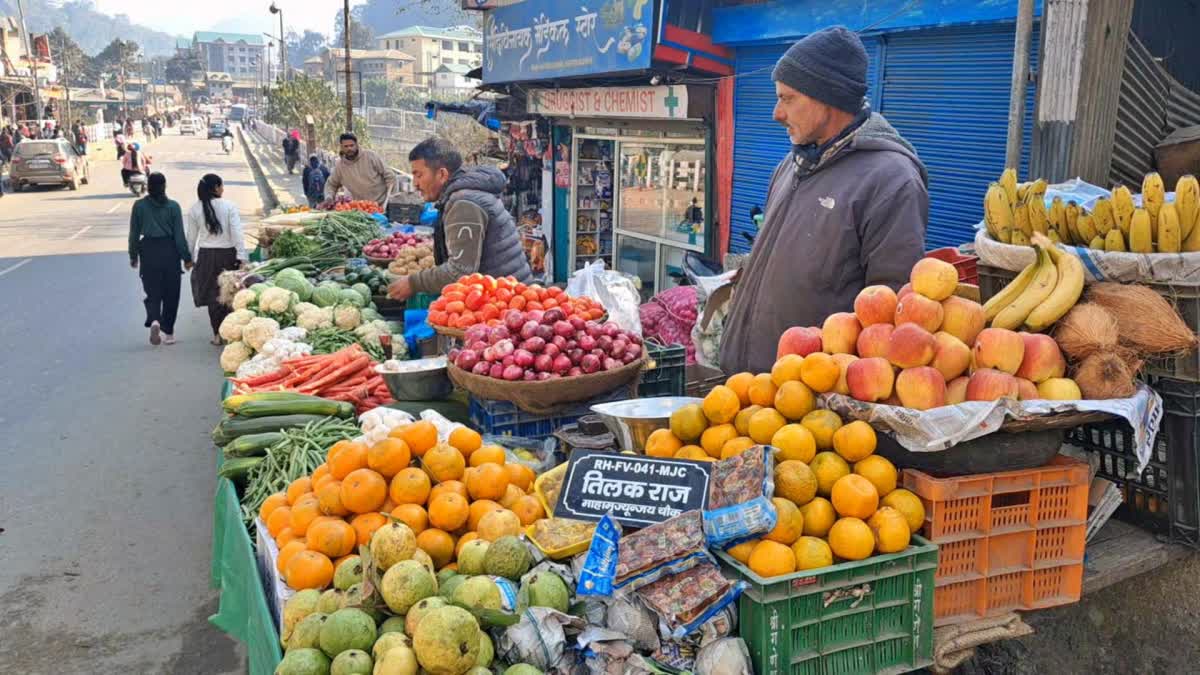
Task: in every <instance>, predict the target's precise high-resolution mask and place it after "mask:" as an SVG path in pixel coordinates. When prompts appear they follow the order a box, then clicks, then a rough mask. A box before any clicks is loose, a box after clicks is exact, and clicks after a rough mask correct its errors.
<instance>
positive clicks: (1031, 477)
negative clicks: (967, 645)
mask: <svg viewBox="0 0 1200 675" xmlns="http://www.w3.org/2000/svg"><path fill="white" fill-rule="evenodd" d="M1088 484H1089V480H1088V465H1087V463H1086V462H1082V461H1079V460H1075V459H1071V458H1068V457H1063V456H1059V457H1056V458H1055V459H1054V461H1052V462H1051V463H1050V464H1048V465H1046V466H1044V467H1041V468H1037V469H1026V470H1021V471H1005V472H1000V473H990V474H975V475H970V476H959V477H955V478H934V477H932V476H929V475H927V474H924V473H921V472H920V471H914V470H912V469H906V470H905V471H904V487H906V488H908V489H909V490H911V491H912V492H913V493H915V494H916V495H917V496H918V497H919V498H920V499H921V502H922V503H923V504H924V506H925V526H924V528H923V529H922V534H923V535H924V536H925V537H927V538H929V539H930V540H931V541H933V542H935V543H936V544H938V568H937V572H936V573H935V575H934V586H935V590H934V625H936V626H942V625H947V624H952V623H958V622H962V621H969V620H973V619H976V618H978V617H981V616H988V615H991V614H1000V613H1003V612H1007V611H1010V610H1013V609H1041V608H1044V607H1053V606H1056V605H1062V604H1067V603H1071V602H1076V601H1078V600H1079V596H1080V592H1081V590H1082V579H1083V552H1084V544H1085V541H1084V539H1085V535H1086V527H1087V526H1086V523H1087V491H1088Z"/></svg>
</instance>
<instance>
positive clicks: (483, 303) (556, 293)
mask: <svg viewBox="0 0 1200 675" xmlns="http://www.w3.org/2000/svg"><path fill="white" fill-rule="evenodd" d="M556 308H557V309H561V310H562V311H563V313H564V315H565V317H566V318H567V319H568V320H569V319H570V318H571V317H578V318H580V319H583V320H584V321H595V320H598V319H600V318H601V317H603V316H604V307H602V306H601V305H600V303H598V302H596V301H595V300H593V299H591V298H573V297H571V296H569V295H567V294H566V292H565V291H563V290H562V289H561V288H555V287H553V286H551V287H549V288H543V287H542V286H539V285H538V284H532V285H526V284H523V283H521V282H519V281H517V280H516V279H514V278H512V277H501V278H499V279H496V278H494V277H490V276H485V275H482V274H478V273H476V274H469V275H467V276H465V277H463V278H461V279H459V280H458V281H456V282H454V283H452V284H448V285H447V286H446V287H445V288H443V289H442V294H441V295H440V296H439V297H438V299H437V300H434V301H433V302H432V303H431V304H430V305H429V323H430V325H433V326H442V327H444V328H461V329H466V328H470V327H471V326H474V325H475V324H479V323H482V324H486V325H489V326H495V325H498V324H500V323H501V317H503V315H504V314H505V313H506V312H507V311H508V310H510V309H517V310H521V311H535V310H536V311H546V310H550V309H556Z"/></svg>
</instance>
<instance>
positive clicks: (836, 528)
mask: <svg viewBox="0 0 1200 675" xmlns="http://www.w3.org/2000/svg"><path fill="white" fill-rule="evenodd" d="M828 540H829V548H830V549H832V550H833V554H834V555H836V556H837V557H839V558H841V559H843V560H862V559H863V558H867V557H869V556H870V555H871V553H872V552H874V551H875V534H874V533H873V532H871V528H870V527H869V526H868V525H867V524H866V523H864V522H863V521H862V520H861V519H859V518H840V519H838V521H837V522H836V523H834V524H833V527H831V528H829V537H828Z"/></svg>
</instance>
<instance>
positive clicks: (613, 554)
mask: <svg viewBox="0 0 1200 675" xmlns="http://www.w3.org/2000/svg"><path fill="white" fill-rule="evenodd" d="M620 541H621V526H620V524H618V523H617V521H616V520H614V519H613V517H612V516H609V515H606V516H604V517H603V518H601V519H600V523H599V524H598V525H596V531H595V532H594V533H593V534H592V543H591V545H590V546H589V547H588V552H587V555H585V556H579V557H578V558H576V560H577V561H578V560H579V559H580V558H582V560H583V562H582V565H581V567H580V569H579V573H578V574H577V575H576V578H577V579H578V583H577V584H576V588H575V594H576V595H578V596H587V595H602V596H608V595H612V591H613V579H614V577H616V574H617V560H618V558H619V557H620V553H619V547H620Z"/></svg>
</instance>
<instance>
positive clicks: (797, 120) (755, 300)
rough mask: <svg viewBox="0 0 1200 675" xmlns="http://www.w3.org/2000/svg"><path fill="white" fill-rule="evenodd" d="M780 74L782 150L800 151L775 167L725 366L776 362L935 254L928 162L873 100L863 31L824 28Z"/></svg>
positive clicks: (754, 368)
mask: <svg viewBox="0 0 1200 675" xmlns="http://www.w3.org/2000/svg"><path fill="white" fill-rule="evenodd" d="M751 77H753V76H751ZM772 77H773V79H774V80H775V94H776V98H777V101H776V103H775V114H774V118H775V121H776V122H779V123H780V124H782V125H783V126H784V127H785V128H786V129H787V133H788V137H789V138H790V139H791V142H792V147H791V148H790V149H789V148H780V152H781V154H782V153H783V152H784V151H787V150H790V152H788V153H787V156H786V157H785V158H784V159H783V160H782V161H781V162H780V163H779V166H777V167H776V168H775V173H774V174H773V175H772V176H771V183H770V185H769V187H768V189H767V200H766V209H765V213H764V218H763V224H762V229H761V230H760V231H759V233H758V237H757V239H756V240H755V242H754V248H753V250H752V251H751V252H750V259H749V261H747V263H746V265H745V266H744V267H743V268H742V272H741V274H740V276H739V278H738V279H737V282H736V285H735V286H734V290H733V300H732V303H731V305H730V311H729V314H728V316H727V317H726V320H725V333H724V337H723V339H722V342H721V357H720V358H721V361H720V365H721V369H722V370H724V371H725V372H726V373H737V372H752V373H764V372H770V370H771V365H772V364H773V363H774V362H775V358H776V347H777V344H778V342H779V337H780V336H781V335H782V334H783V332H784V331H785V330H787V329H788V328H791V327H793V326H817V327H820V326H821V324H822V323H824V321H825V318H826V317H827V316H829V315H830V314H833V313H835V312H852V311H854V299H855V297H856V296H857V295H858V293H859V291H861V290H862V289H863V288H865V287H866V286H872V285H876V284H882V285H886V286H890V287H891V288H892V289H893V290H895V289H899V288H900V287H901V286H903V285H904V284H905V283H906V282H907V281H908V277H909V272H910V270H911V269H912V266H913V265H914V264H915V263H916V261H917V260H918V259H919V258H920V257H921V256H922V255H924V252H925V223H926V221H927V220H928V218H929V192H928V189H927V187H928V182H929V180H928V175H927V174H926V172H925V165H924V164H922V163H921V160H920V159H919V158H918V157H917V152H916V150H915V149H914V148H913V146H912V145H911V144H909V143H908V141H906V140H904V139H903V138H902V137H901V136H900V134H899V133H898V132H897V131H896V130H895V129H894V128H893V127H892V125H890V124H888V122H887V120H885V119H884V118H883V116H881V115H879V114H878V113H873V112H872V111H871V108H870V105H869V104H868V103H867V102H866V98H865V97H866V94H867V53H866V50H865V49H864V48H863V44H862V41H861V40H860V39H859V38H858V36H857V35H856V34H855V33H853V32H852V31H850V30H847V29H846V28H843V27H841V26H836V27H833V28H827V29H824V30H821V31H818V32H816V33H813V34H811V35H809V36H808V37H805V38H804V39H803V40H800V41H799V42H797V43H796V44H794V45H792V46H791V48H789V49H788V50H787V52H786V53H785V54H784V55H783V57H782V58H780V59H779V62H778V63H777V64H776V65H775V70H774V73H773V74H772ZM735 170H736V167H735Z"/></svg>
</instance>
